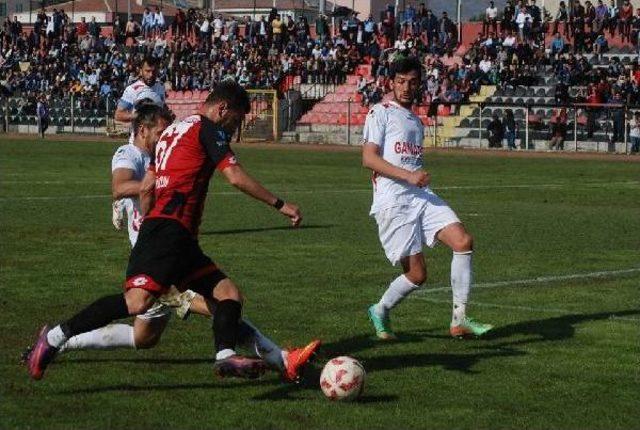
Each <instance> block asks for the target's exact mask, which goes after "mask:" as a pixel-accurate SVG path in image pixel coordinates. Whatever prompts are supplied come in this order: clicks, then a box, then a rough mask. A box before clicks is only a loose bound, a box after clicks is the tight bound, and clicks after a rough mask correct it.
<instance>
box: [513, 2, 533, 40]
mask: <svg viewBox="0 0 640 430" xmlns="http://www.w3.org/2000/svg"><path fill="white" fill-rule="evenodd" d="M527 22H528V23H529V25H531V24H530V23H531V15H529V12H527V9H525V8H521V9H520V10H519V11H518V14H517V15H516V25H517V26H518V34H519V35H520V38H521V39H524V37H525V24H526V23H527Z"/></svg>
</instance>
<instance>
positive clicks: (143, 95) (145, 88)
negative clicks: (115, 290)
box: [111, 56, 165, 230]
mask: <svg viewBox="0 0 640 430" xmlns="http://www.w3.org/2000/svg"><path fill="white" fill-rule="evenodd" d="M138 76H139V79H138V80H137V81H135V82H133V83H132V84H131V85H129V86H127V88H125V89H124V92H123V93H122V97H121V98H120V100H119V101H118V106H117V107H116V111H115V114H114V116H113V119H114V120H116V121H118V122H121V123H124V124H131V123H132V121H133V119H134V118H135V116H136V110H135V107H136V105H138V104H139V103H141V102H142V101H149V102H151V103H153V104H155V105H157V106H164V105H165V92H164V85H163V84H162V83H161V82H158V60H157V59H156V58H154V57H150V56H148V57H145V58H144V59H143V60H142V63H141V64H140V68H139V71H138ZM133 139H134V134H133V130H131V133H130V135H129V144H130V145H132V144H133ZM125 209H126V208H125V207H124V202H123V201H121V200H120V199H117V198H116V199H114V200H113V205H112V217H111V219H112V222H113V226H114V227H115V228H116V230H120V229H122V226H123V223H124V212H125ZM129 224H131V219H129Z"/></svg>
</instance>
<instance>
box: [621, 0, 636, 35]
mask: <svg viewBox="0 0 640 430" xmlns="http://www.w3.org/2000/svg"><path fill="white" fill-rule="evenodd" d="M632 18H633V6H631V4H630V3H629V0H624V4H623V5H622V7H621V8H620V12H619V14H618V26H619V30H620V37H621V38H622V41H623V42H624V40H625V38H626V39H627V41H628V42H630V41H631V39H630V37H629V33H630V32H631V19H632Z"/></svg>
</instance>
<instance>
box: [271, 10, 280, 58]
mask: <svg viewBox="0 0 640 430" xmlns="http://www.w3.org/2000/svg"><path fill="white" fill-rule="evenodd" d="M271 33H272V34H273V43H274V44H275V45H276V48H277V49H278V51H280V50H281V48H282V20H281V19H280V15H276V16H275V18H273V21H271Z"/></svg>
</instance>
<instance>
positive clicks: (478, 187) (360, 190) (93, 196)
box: [0, 181, 640, 202]
mask: <svg viewBox="0 0 640 430" xmlns="http://www.w3.org/2000/svg"><path fill="white" fill-rule="evenodd" d="M28 183H29V182H24V184H28ZM36 183H37V182H36ZM56 184H57V182H56ZM1 185H2V181H0V186H1ZM621 185H633V186H636V185H640V182H638V181H626V182H608V183H586V184H520V185H517V184H514V185H460V186H456V185H453V186H443V187H435V188H433V190H434V191H439V190H485V189H486V190H491V189H531V188H566V187H571V188H579V187H586V188H588V187H595V188H607V187H614V186H621ZM276 192H277V193H278V194H347V193H363V192H367V193H371V192H372V191H371V188H352V189H337V190H331V189H320V190H286V191H276ZM209 194H210V195H216V196H226V195H241V194H242V193H240V192H237V191H218V192H211V193H209ZM104 197H110V194H86V195H74V196H15V197H0V202H5V201H21V200H25V201H29V200H45V201H46V200H67V199H98V198H104Z"/></svg>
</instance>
